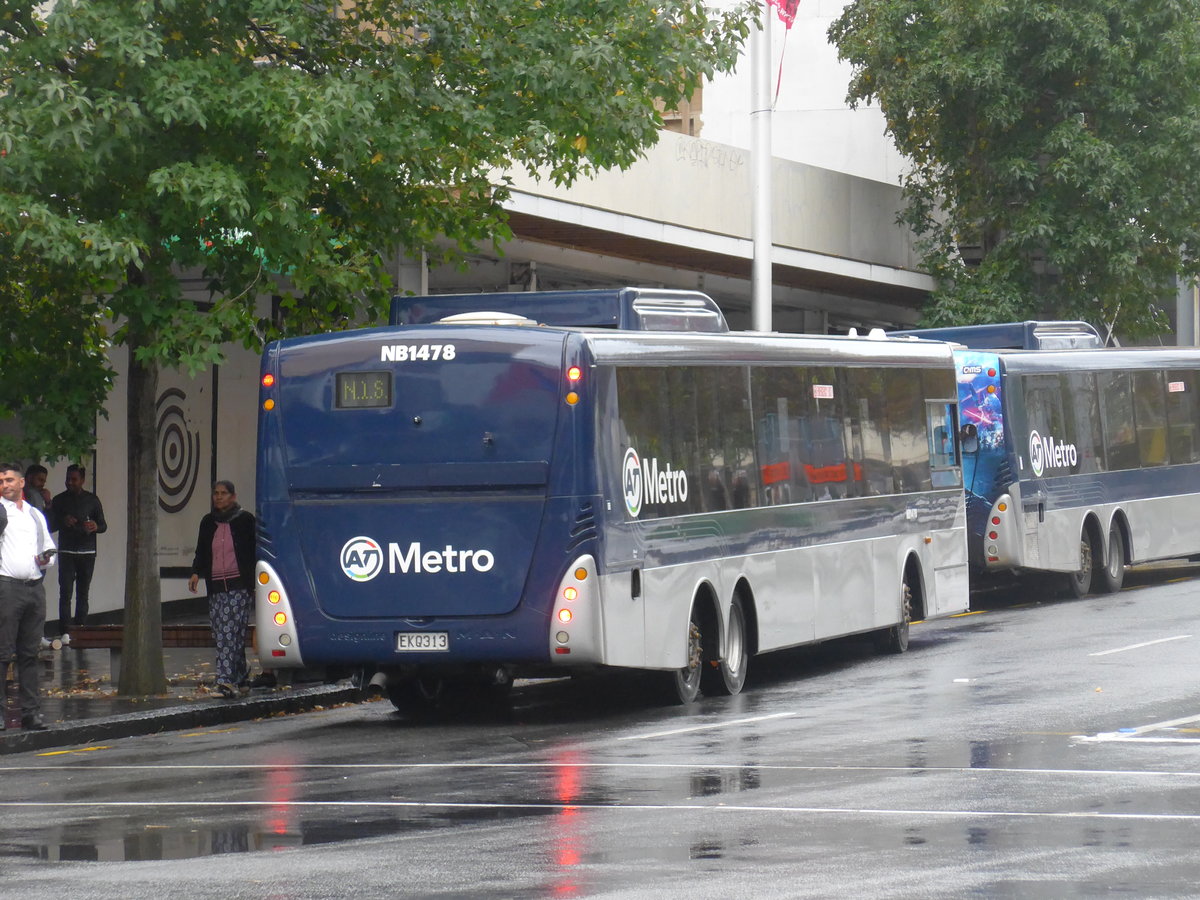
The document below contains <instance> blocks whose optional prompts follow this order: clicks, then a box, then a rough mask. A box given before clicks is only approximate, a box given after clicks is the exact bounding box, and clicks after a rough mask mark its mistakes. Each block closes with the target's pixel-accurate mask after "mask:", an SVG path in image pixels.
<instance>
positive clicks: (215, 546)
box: [212, 522, 240, 581]
mask: <svg viewBox="0 0 1200 900" xmlns="http://www.w3.org/2000/svg"><path fill="white" fill-rule="evenodd" d="M239 574H240V573H239V572H238V564H237V556H236V554H234V552H233V532H232V531H231V530H230V528H229V523H228V522H218V523H217V530H216V532H215V533H214V534H213V542H212V577H213V578H214V579H215V580H217V581H229V580H232V579H234V578H237V577H238V575H239Z"/></svg>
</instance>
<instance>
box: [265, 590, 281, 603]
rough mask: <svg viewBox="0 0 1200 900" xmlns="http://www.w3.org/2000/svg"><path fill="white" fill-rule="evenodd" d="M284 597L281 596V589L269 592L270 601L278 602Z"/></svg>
mask: <svg viewBox="0 0 1200 900" xmlns="http://www.w3.org/2000/svg"><path fill="white" fill-rule="evenodd" d="M282 599H283V598H282V597H280V596H279V591H271V593H269V594H267V602H268V603H278V602H279V601H280V600H282Z"/></svg>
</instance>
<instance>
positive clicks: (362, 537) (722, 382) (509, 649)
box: [257, 291, 968, 708]
mask: <svg viewBox="0 0 1200 900" xmlns="http://www.w3.org/2000/svg"><path fill="white" fill-rule="evenodd" d="M584 293H585V294H586V296H585V297H582V298H578V297H577V298H571V297H563V296H555V297H553V298H550V299H549V300H547V299H546V298H544V297H543V298H538V297H537V296H536V295H532V294H531V295H527V296H526V297H524V298H523V299H522V303H523V304H524V305H523V306H522V307H521V308H520V309H515V308H513V307H511V306H510V307H505V306H504V304H503V303H501V302H500V301H498V300H497V299H496V298H495V297H494V296H492V295H475V297H474V299H473V300H472V301H471V303H461V304H460V303H451V304H448V305H445V304H443V305H442V306H440V307H439V309H438V313H439V314H440V313H447V315H446V316H443V317H442V318H441V319H438V320H436V321H432V322H429V323H423V322H422V323H418V324H397V325H389V326H386V327H380V328H368V329H362V330H356V331H347V332H343V333H337V334H325V335H318V336H313V337H306V338H297V339H289V340H284V341H279V342H275V343H272V344H270V345H269V346H268V347H267V348H266V350H265V352H264V354H263V360H262V372H261V374H262V387H261V397H260V417H259V432H258V442H259V457H258V485H257V491H258V494H257V511H258V516H259V526H260V533H259V562H258V568H257V579H258V585H257V600H258V602H257V625H258V629H259V630H258V642H259V653H260V656H261V657H262V658H263V661H264V664H265V665H268V666H273V667H275V668H288V667H309V668H313V667H341V668H344V667H354V668H361V669H363V670H366V671H373V672H376V673H382V674H384V675H386V679H387V691H388V693H389V695H390V697H391V698H392V700H393V701H394V702H395V703H396V705H397V706H398V707H401V708H404V707H411V706H414V705H416V706H420V705H426V704H435V703H437V702H438V701H439V699H440V698H441V697H442V696H444V693H445V691H447V690H449V689H451V688H453V687H454V686H455V685H462V684H467V685H473V686H475V687H476V688H478V686H480V685H486V686H488V687H490V688H494V689H499V690H502V689H504V688H505V687H506V686H507V685H508V684H511V680H512V678H514V677H521V676H544V675H566V674H570V673H577V672H582V671H592V670H596V669H599V668H603V667H620V668H627V669H639V670H647V671H648V672H650V673H654V674H653V675H651V677H653V678H654V679H656V680H657V681H658V682H659V683H660V685H661V686H662V687H663V688H664V690H665V692H666V694H667V696H668V697H669V698H670V699H672V700H673V701H677V702H684V703H687V702H690V701H691V700H693V699H694V698H695V697H696V696H697V694H698V693H699V692H700V691H701V690H703V691H705V692H707V693H718V694H721V693H724V694H729V693H736V692H738V691H740V690H741V688H742V685H743V684H744V681H745V678H746V673H747V670H748V666H749V662H750V659H751V658H752V657H753V656H754V655H755V654H757V653H764V652H767V651H771V650H777V649H781V648H785V647H794V646H798V645H803V644H810V643H813V642H817V641H822V640H826V639H829V638H834V637H839V636H844V635H850V634H857V633H868V632H872V633H875V634H876V636H877V638H878V640H879V643H880V644H881V645H882V646H884V647H886V648H888V649H891V650H893V651H903V650H904V649H906V647H907V645H908V627H909V623H910V622H911V621H913V620H914V619H917V618H931V617H935V616H942V615H948V614H951V613H957V612H961V611H963V610H964V609H966V607H967V602H968V600H967V597H968V576H967V556H966V536H965V528H964V521H965V511H964V500H963V491H962V469H961V464H960V460H959V455H958V445H957V442H956V409H955V407H956V398H955V383H954V370H953V360H952V356H951V351H950V348H949V346H948V345H945V344H940V343H934V342H924V341H901V340H890V339H887V338H885V337H883V336H882V334H880V335H877V336H876V337H874V338H871V339H868V338H848V337H845V338H839V337H816V336H799V335H776V334H744V333H727V332H726V331H725V329H724V328H723V327H718V326H715V325H714V322H713V320H712V317H711V315H710V314H709V313H708V312H705V310H706V309H707V305H706V304H704V303H702V302H693V301H695V298H688V297H684V298H674V299H675V300H680V301H681V302H680V303H679V304H674V305H672V304H671V303H667V304H666V306H664V302H665V301H668V300H671V299H672V298H667V297H662V296H642V297H640V298H639V297H638V296H637V293H636V291H635V294H634V295H632V299H631V296H630V295H628V294H623V293H622V292H620V291H616V292H613V291H609V292H584ZM539 299H540V300H541V301H542V302H544V303H545V305H546V306H547V307H548V308H547V309H545V310H539V309H538V308H537V304H538V302H539ZM639 299H640V300H644V301H646V307H645V308H646V309H649V308H650V307H654V308H655V309H658V310H660V312H651V313H649V314H647V315H646V316H645V317H644V319H643V320H641V321H638V320H636V319H630V318H628V317H626V318H625V319H624V320H622V316H623V315H624V313H623V312H622V310H632V309H633V307H634V305H636V304H634V303H633V302H632V301H633V300H639ZM577 301H578V302H580V303H584V302H585V301H586V303H590V304H595V305H599V306H605V305H607V306H608V308H609V309H608V313H607V314H605V316H603V317H602V318H603V320H604V321H602V322H600V323H599V324H597V322H596V321H594V320H590V321H589V323H588V325H587V326H576V325H571V324H566V318H569V317H564V313H563V306H564V305H567V306H569V305H570V304H571V303H573V302H577ZM710 302H711V301H710ZM438 303H439V301H438V300H437V298H414V299H412V300H408V301H404V304H405V305H407V306H409V307H419V308H421V309H427V308H430V309H431V308H433V307H435V306H438ZM467 306H470V307H473V308H471V309H467V308H464V307H467ZM713 306H714V308H715V304H714V305H713ZM491 307H501V308H498V309H492V308H491ZM663 310H670V312H669V313H668V312H667V311H663ZM718 314H719V311H718ZM556 316H557V317H558V322H559V324H556V325H547V324H543V322H542V320H543V319H551V318H554V317H556ZM672 317H674V318H672ZM680 317H682V318H680ZM689 317H692V318H691V319H690V320H689ZM701 321H707V322H708V324H707V325H702V324H700V322H701ZM631 323H632V324H633V325H634V326H636V327H630V326H631ZM664 323H665V324H666V325H667V326H669V327H672V328H674V327H681V329H682V330H656V328H658V327H662V326H663V325H664ZM720 324H721V325H722V326H723V318H722V319H721V323H720ZM622 326H623V327H622Z"/></svg>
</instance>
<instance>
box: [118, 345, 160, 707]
mask: <svg viewBox="0 0 1200 900" xmlns="http://www.w3.org/2000/svg"><path fill="white" fill-rule="evenodd" d="M128 346H129V384H128V389H127V392H126V396H127V398H128V403H129V411H128V417H129V418H128V421H129V425H128V429H129V436H128V440H129V505H128V517H129V545H128V547H127V548H126V551H125V636H124V645H123V648H122V656H123V659H122V660H121V684H120V687H119V690H118V693H119V694H120V695H121V696H122V697H144V696H146V695H148V694H165V693H166V691H167V678H166V673H165V671H164V666H163V652H162V590H161V582H160V581H159V575H158V455H157V452H156V447H157V443H158V435H157V430H158V425H157V422H156V419H155V414H154V410H155V402H156V400H157V396H156V395H157V393H158V363H157V361H155V360H148V361H145V362H139V361H138V359H137V350H138V347H139V346H140V341H139V340H138V338H137V337H136V336H135V335H132V334H131V335H130V338H129V341H128Z"/></svg>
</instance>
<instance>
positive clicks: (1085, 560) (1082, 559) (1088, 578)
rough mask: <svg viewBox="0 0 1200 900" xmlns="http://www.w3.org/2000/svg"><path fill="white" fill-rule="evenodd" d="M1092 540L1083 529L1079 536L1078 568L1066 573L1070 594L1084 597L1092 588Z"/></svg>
mask: <svg viewBox="0 0 1200 900" xmlns="http://www.w3.org/2000/svg"><path fill="white" fill-rule="evenodd" d="M1092 559H1093V556H1092V542H1091V539H1089V538H1088V535H1087V532H1086V531H1085V532H1084V533H1083V534H1082V535H1080V538H1079V570H1078V571H1076V572H1071V573H1070V574H1069V575H1067V587H1068V588H1070V590H1071V594H1072V596H1075V597H1086V596H1087V595H1088V593H1089V592H1090V591H1091V589H1092Z"/></svg>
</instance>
